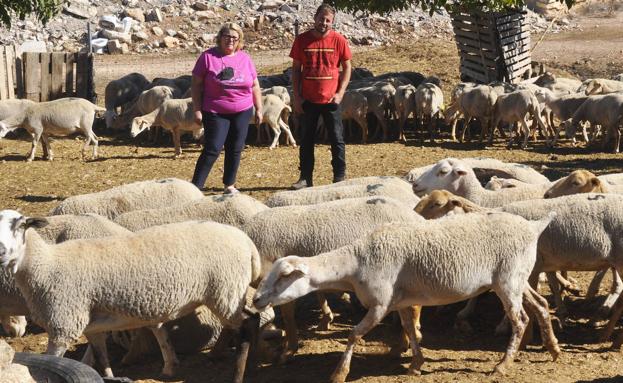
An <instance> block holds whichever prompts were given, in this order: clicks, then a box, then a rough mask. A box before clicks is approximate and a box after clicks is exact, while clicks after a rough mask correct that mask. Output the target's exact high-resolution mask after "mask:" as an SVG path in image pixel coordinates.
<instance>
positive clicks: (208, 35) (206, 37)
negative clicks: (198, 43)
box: [201, 33, 216, 44]
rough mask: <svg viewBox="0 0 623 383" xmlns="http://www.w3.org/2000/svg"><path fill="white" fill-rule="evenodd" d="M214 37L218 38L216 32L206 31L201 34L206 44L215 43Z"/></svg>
mask: <svg viewBox="0 0 623 383" xmlns="http://www.w3.org/2000/svg"><path fill="white" fill-rule="evenodd" d="M214 39H216V33H204V34H202V35H201V40H203V42H204V43H206V44H211V43H214Z"/></svg>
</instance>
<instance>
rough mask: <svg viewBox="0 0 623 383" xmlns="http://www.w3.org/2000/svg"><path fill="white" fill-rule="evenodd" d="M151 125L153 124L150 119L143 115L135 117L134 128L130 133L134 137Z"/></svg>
mask: <svg viewBox="0 0 623 383" xmlns="http://www.w3.org/2000/svg"><path fill="white" fill-rule="evenodd" d="M150 126H151V124H150V123H149V121H147V120H145V119H144V118H142V117H135V118H134V119H133V120H132V128H131V129H130V134H131V135H132V137H136V136H138V135H139V133H140V132H142V131H143V130H145V129H147V128H149V127H150Z"/></svg>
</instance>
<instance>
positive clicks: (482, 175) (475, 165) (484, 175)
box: [405, 157, 550, 184]
mask: <svg viewBox="0 0 623 383" xmlns="http://www.w3.org/2000/svg"><path fill="white" fill-rule="evenodd" d="M461 161H463V162H464V163H465V164H467V165H469V166H471V167H472V169H473V170H474V173H476V177H478V179H479V180H483V182H484V181H485V180H489V179H490V178H491V177H492V176H498V177H505V178H513V179H516V180H518V181H522V182H525V183H530V184H542V183H546V182H550V181H549V179H548V178H547V177H545V176H544V175H542V174H541V173H539V172H537V171H536V170H534V169H532V168H531V167H530V166H528V165H524V164H518V163H514V162H502V161H500V160H496V159H495V158H487V157H466V158H462V159H461ZM433 166H435V165H434V164H433V165H427V166H422V167H419V168H414V169H411V170H410V171H409V173H407V175H406V176H405V178H406V180H407V181H409V182H411V183H413V182H414V181H415V180H416V179H417V178H418V177H419V176H421V175H422V174H423V173H424V172H427V171H429V170H430V169H431V168H432V167H433Z"/></svg>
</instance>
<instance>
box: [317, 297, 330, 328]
mask: <svg viewBox="0 0 623 383" xmlns="http://www.w3.org/2000/svg"><path fill="white" fill-rule="evenodd" d="M316 298H318V303H319V304H320V309H321V310H322V316H321V317H320V323H318V330H320V331H327V330H329V329H330V328H331V322H333V313H332V312H331V308H330V307H329V304H328V303H327V297H326V296H325V295H324V294H323V293H317V294H316Z"/></svg>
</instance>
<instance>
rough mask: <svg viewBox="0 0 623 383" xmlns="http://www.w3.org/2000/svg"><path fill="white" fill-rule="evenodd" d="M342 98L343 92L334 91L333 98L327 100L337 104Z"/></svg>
mask: <svg viewBox="0 0 623 383" xmlns="http://www.w3.org/2000/svg"><path fill="white" fill-rule="evenodd" d="M342 98H344V93H340V92H338V93H336V94H335V96H333V98H332V99H331V100H330V101H329V102H332V103H334V104H339V103H340V102H342Z"/></svg>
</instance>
